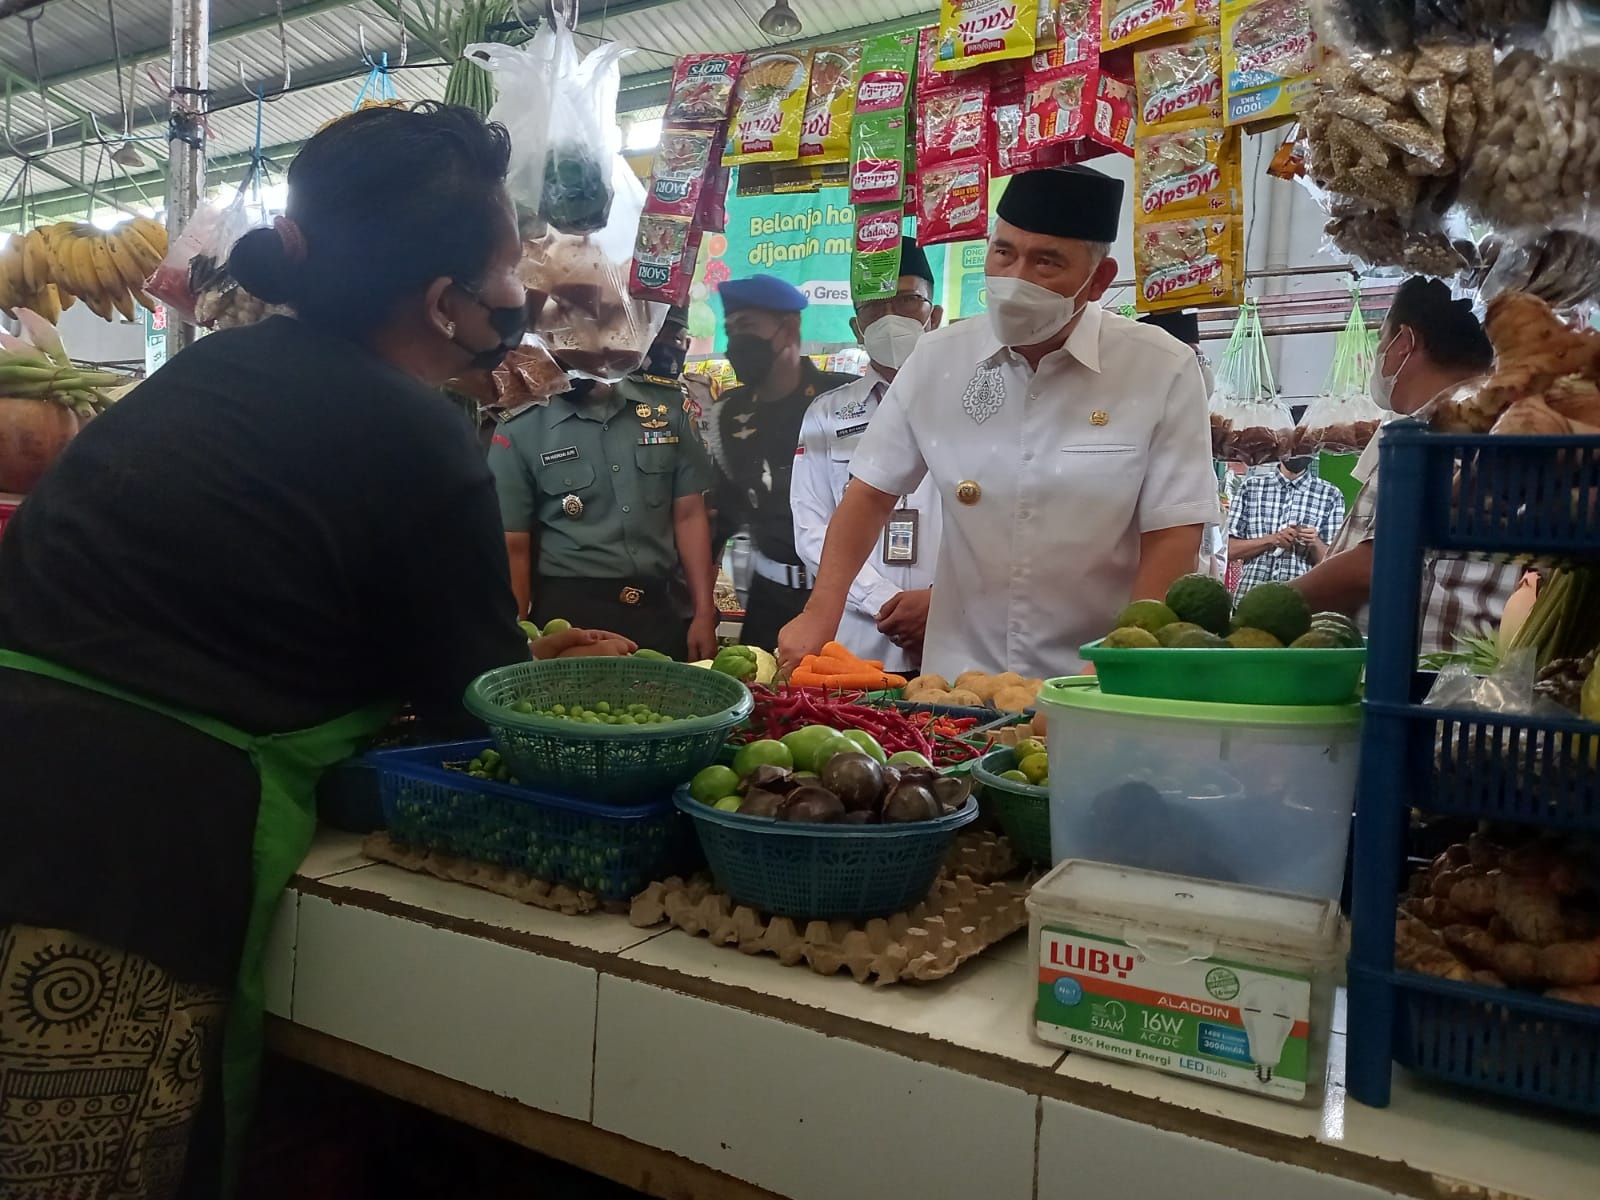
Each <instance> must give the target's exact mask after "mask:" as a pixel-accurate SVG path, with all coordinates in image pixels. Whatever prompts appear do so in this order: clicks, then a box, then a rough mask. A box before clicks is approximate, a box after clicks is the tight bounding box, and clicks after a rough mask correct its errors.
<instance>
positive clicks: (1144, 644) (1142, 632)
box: [1100, 625, 1161, 650]
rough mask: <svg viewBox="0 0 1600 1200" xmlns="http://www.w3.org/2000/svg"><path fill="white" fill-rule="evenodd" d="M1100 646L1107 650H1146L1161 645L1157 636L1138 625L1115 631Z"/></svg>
mask: <svg viewBox="0 0 1600 1200" xmlns="http://www.w3.org/2000/svg"><path fill="white" fill-rule="evenodd" d="M1100 644H1101V645H1102V646H1104V647H1105V648H1106V649H1107V650H1145V649H1149V648H1151V647H1154V646H1159V645H1161V643H1160V642H1158V641H1157V640H1156V635H1155V634H1153V633H1151V632H1150V631H1149V630H1148V629H1140V628H1139V627H1138V626H1137V625H1129V626H1125V627H1123V628H1119V629H1113V630H1112V631H1111V632H1110V633H1108V634H1106V636H1105V640H1104V641H1102V642H1101V643H1100Z"/></svg>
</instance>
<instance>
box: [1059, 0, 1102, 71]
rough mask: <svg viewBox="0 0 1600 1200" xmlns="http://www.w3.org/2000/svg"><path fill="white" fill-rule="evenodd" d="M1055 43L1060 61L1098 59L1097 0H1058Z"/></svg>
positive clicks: (1098, 14) (1098, 11)
mask: <svg viewBox="0 0 1600 1200" xmlns="http://www.w3.org/2000/svg"><path fill="white" fill-rule="evenodd" d="M1056 45H1057V46H1058V47H1060V50H1061V58H1062V61H1063V62H1069V63H1070V62H1098V61H1099V59H1100V0H1060V2H1059V3H1058V4H1057V5H1056Z"/></svg>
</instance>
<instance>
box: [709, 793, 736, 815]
mask: <svg viewBox="0 0 1600 1200" xmlns="http://www.w3.org/2000/svg"><path fill="white" fill-rule="evenodd" d="M743 803H744V801H743V800H741V799H739V797H737V796H724V797H723V798H722V799H721V800H718V801H717V802H716V803H715V804H713V805H712V806H711V807H712V808H719V809H721V810H722V811H723V812H738V811H739V806H740V805H741V804H743Z"/></svg>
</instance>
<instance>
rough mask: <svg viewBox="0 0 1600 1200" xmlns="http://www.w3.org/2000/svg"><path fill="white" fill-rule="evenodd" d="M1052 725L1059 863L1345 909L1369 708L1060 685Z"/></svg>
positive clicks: (1049, 705) (1048, 699) (1044, 701)
mask: <svg viewBox="0 0 1600 1200" xmlns="http://www.w3.org/2000/svg"><path fill="white" fill-rule="evenodd" d="M1039 699H1040V704H1041V707H1042V708H1043V710H1044V711H1045V712H1046V713H1047V714H1048V716H1049V721H1050V735H1049V738H1050V830H1051V838H1050V840H1051V851H1052V857H1053V859H1054V860H1055V861H1056V862H1061V861H1063V860H1065V859H1069V858H1081V859H1090V860H1092V861H1095V862H1105V863H1115V864H1117V865H1119V866H1129V867H1139V868H1142V869H1144V870H1149V871H1164V872H1168V873H1170V874H1173V875H1189V876H1195V877H1197V878H1201V879H1214V880H1218V881H1220V882H1224V883H1237V884H1245V885H1248V886H1250V887H1263V888H1273V889H1276V890H1279V891H1284V892H1291V893H1294V894H1295V895H1300V896H1315V897H1320V898H1327V899H1337V898H1338V896H1339V893H1340V891H1341V888H1342V885H1343V882H1344V864H1345V857H1346V853H1347V851H1348V849H1349V838H1350V815H1351V812H1352V811H1353V809H1354V806H1355V788H1356V770H1357V767H1358V765H1359V761H1360V749H1361V745H1360V742H1361V707H1360V705H1357V704H1346V705H1334V706H1329V707H1295V708H1283V707H1276V706H1273V705H1264V704H1205V703H1195V702H1189V701H1183V700H1150V699H1145V698H1143V697H1135V696H1107V695H1104V694H1102V693H1101V691H1100V689H1099V687H1098V686H1097V685H1096V683H1095V681H1094V680H1093V679H1092V678H1087V677H1084V678H1076V679H1057V680H1054V681H1052V682H1051V683H1049V684H1048V685H1046V687H1045V689H1044V691H1043V692H1042V693H1041V694H1040V697H1039Z"/></svg>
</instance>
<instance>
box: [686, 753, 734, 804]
mask: <svg viewBox="0 0 1600 1200" xmlns="http://www.w3.org/2000/svg"><path fill="white" fill-rule="evenodd" d="M738 786H739V776H738V774H737V773H736V772H734V771H733V770H732V769H731V768H729V767H724V766H722V765H721V764H720V763H719V764H717V765H716V766H711V767H707V768H706V769H705V770H704V771H701V772H700V774H698V775H696V776H695V777H694V779H693V780H691V781H690V783H689V795H691V796H693V797H694V798H695V799H696V800H698V801H700V803H701V804H715V803H716V802H717V801H718V800H721V799H722V798H723V797H724V796H731V795H733V793H734V790H735V789H736V788H738Z"/></svg>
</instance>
